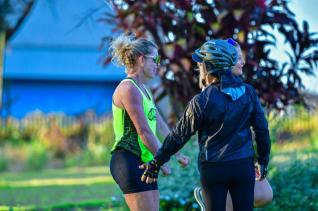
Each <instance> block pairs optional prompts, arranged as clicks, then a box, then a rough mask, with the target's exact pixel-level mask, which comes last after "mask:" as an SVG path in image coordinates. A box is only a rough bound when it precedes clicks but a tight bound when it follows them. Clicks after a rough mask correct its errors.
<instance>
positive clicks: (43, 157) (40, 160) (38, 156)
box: [26, 141, 48, 170]
mask: <svg viewBox="0 0 318 211" xmlns="http://www.w3.org/2000/svg"><path fill="white" fill-rule="evenodd" d="M27 149H28V153H27V160H26V167H27V169H29V170H40V169H43V167H44V166H45V165H46V163H47V162H48V153H47V150H46V149H45V147H44V146H43V145H42V144H41V143H39V142H37V141H34V142H32V144H31V145H29V146H28V148H27Z"/></svg>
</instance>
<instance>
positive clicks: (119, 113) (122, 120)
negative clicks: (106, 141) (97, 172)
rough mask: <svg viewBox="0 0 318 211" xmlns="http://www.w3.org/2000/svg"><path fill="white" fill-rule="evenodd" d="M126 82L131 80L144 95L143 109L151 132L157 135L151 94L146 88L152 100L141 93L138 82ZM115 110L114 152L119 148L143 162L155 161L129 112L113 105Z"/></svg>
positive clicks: (154, 108) (154, 109)
mask: <svg viewBox="0 0 318 211" xmlns="http://www.w3.org/2000/svg"><path fill="white" fill-rule="evenodd" d="M124 80H129V81H130V82H132V83H133V84H134V85H135V86H136V87H137V89H138V90H139V92H140V93H141V95H142V102H143V109H144V114H145V116H146V119H147V122H148V125H149V127H150V129H151V131H152V132H153V133H154V134H156V125H157V120H156V107H155V104H154V101H153V98H152V95H151V93H150V92H149V91H148V90H147V89H146V87H144V88H145V90H146V92H147V94H148V95H149V97H150V99H149V98H148V97H147V96H146V95H145V94H144V93H143V92H142V91H141V89H140V88H139V86H138V85H137V84H136V82H135V81H134V80H133V79H131V78H127V79H124ZM112 110H113V127H114V132H115V144H114V145H113V148H112V152H113V151H114V150H116V149H118V148H122V149H125V150H127V151H130V152H132V153H133V154H135V155H137V156H138V157H140V158H141V160H142V161H143V162H148V161H150V160H152V159H153V155H152V153H151V152H150V151H149V150H148V148H147V147H146V146H145V145H144V144H143V143H142V141H141V138H140V136H139V135H138V133H137V131H136V128H135V126H134V124H133V122H132V121H131V119H130V117H129V115H128V113H127V111H126V110H125V109H122V108H119V107H117V106H115V105H114V103H112Z"/></svg>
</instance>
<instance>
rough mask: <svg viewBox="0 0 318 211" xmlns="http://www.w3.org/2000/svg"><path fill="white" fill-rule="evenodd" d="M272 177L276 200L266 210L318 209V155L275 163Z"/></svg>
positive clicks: (271, 172)
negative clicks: (281, 163)
mask: <svg viewBox="0 0 318 211" xmlns="http://www.w3.org/2000/svg"><path fill="white" fill-rule="evenodd" d="M270 178H271V185H272V187H273V191H274V201H273V203H272V204H271V205H270V206H268V207H266V210H270V211H276V210H277V211H278V210H318V189H317V187H318V156H316V155H314V156H309V158H308V159H304V160H296V161H291V162H287V164H284V165H275V167H274V168H273V169H271V171H270Z"/></svg>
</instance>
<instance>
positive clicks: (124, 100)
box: [118, 82, 161, 155]
mask: <svg viewBox="0 0 318 211" xmlns="http://www.w3.org/2000/svg"><path fill="white" fill-rule="evenodd" d="M118 91H119V93H120V95H119V99H120V101H121V104H122V106H123V107H124V108H125V110H126V111H127V112H128V115H129V117H130V119H131V121H132V122H133V124H134V126H135V128H136V131H137V133H138V135H139V136H140V138H141V141H142V143H143V144H144V145H145V146H146V147H147V148H148V149H149V150H150V151H151V153H152V154H153V155H156V153H157V151H158V149H159V148H160V146H161V143H160V142H159V140H158V138H157V137H156V136H155V134H154V133H153V132H152V131H151V129H150V127H149V125H148V123H147V119H146V116H145V114H144V111H143V107H142V105H143V103H142V96H141V94H140V93H139V91H138V90H137V88H136V87H135V86H134V85H133V84H132V83H130V82H123V83H122V84H121V85H120V87H119V90H118Z"/></svg>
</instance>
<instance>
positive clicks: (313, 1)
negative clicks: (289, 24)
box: [274, 0, 318, 93]
mask: <svg viewBox="0 0 318 211" xmlns="http://www.w3.org/2000/svg"><path fill="white" fill-rule="evenodd" d="M317 5H318V1H317V0H291V1H290V3H289V8H290V9H291V11H293V12H294V13H295V15H296V20H297V21H298V23H299V24H301V26H302V22H303V21H304V20H306V21H307V22H308V24H309V30H310V32H318V21H317V20H318V11H317V8H318V7H317ZM301 28H302V27H301ZM317 37H318V36H317ZM277 41H278V43H277V48H278V49H283V48H286V46H284V44H283V41H284V40H283V39H281V38H278V40H277ZM280 52H281V51H280ZM274 54H275V53H274ZM276 56H277V57H276ZM275 58H280V59H283V60H287V56H286V55H284V54H282V53H280V54H277V55H275ZM315 73H316V76H315V77H312V76H311V77H308V76H306V75H302V79H303V84H304V85H305V88H306V89H307V90H309V91H310V92H315V93H318V68H316V70H315Z"/></svg>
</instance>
